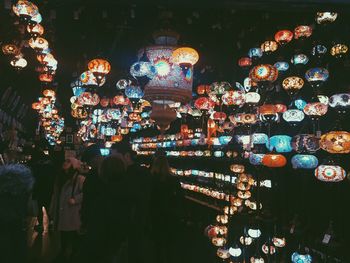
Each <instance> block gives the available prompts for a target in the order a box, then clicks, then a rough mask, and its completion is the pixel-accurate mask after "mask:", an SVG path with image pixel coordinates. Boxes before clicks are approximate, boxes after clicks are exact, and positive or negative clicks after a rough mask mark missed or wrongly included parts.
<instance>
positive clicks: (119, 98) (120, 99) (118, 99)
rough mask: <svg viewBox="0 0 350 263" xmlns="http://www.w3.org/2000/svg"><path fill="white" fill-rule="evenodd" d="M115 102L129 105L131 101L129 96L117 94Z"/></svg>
mask: <svg viewBox="0 0 350 263" xmlns="http://www.w3.org/2000/svg"><path fill="white" fill-rule="evenodd" d="M113 103H114V104H115V105H120V106H125V105H128V104H129V103H130V101H129V99H128V98H125V97H124V96H123V95H117V96H114V98H113Z"/></svg>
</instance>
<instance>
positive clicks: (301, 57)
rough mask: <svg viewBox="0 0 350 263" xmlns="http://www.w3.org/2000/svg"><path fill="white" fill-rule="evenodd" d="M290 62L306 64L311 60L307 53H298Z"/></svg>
mask: <svg viewBox="0 0 350 263" xmlns="http://www.w3.org/2000/svg"><path fill="white" fill-rule="evenodd" d="M290 62H291V63H292V64H293V65H306V64H307V63H308V62H309V58H308V57H307V56H306V55H305V54H296V55H294V56H293V57H292V58H291V60H290Z"/></svg>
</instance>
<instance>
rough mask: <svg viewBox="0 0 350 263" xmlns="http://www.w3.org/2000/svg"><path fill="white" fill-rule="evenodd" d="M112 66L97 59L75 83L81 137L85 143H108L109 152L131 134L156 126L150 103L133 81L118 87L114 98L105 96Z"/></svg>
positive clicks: (74, 106)
mask: <svg viewBox="0 0 350 263" xmlns="http://www.w3.org/2000/svg"><path fill="white" fill-rule="evenodd" d="M110 70H111V65H110V63H109V62H108V61H107V60H104V59H100V58H99V59H93V60H91V61H90V62H89V63H88V70H87V71H85V72H83V73H82V74H81V75H80V77H79V79H77V80H76V81H74V82H72V83H71V88H72V91H73V96H72V97H71V99H70V102H71V115H72V116H73V117H74V118H75V119H77V121H78V123H79V125H80V129H79V131H78V135H79V136H80V137H81V139H82V140H83V141H95V142H102V143H104V147H105V148H106V149H108V148H109V147H110V146H111V145H112V143H114V142H119V141H121V140H122V139H123V136H124V135H126V134H128V133H129V132H136V131H138V130H140V129H142V128H146V127H149V126H150V125H152V123H153V122H152V120H150V112H149V111H150V106H151V105H150V103H149V102H148V101H146V100H143V99H142V97H143V90H142V89H141V88H140V86H138V85H133V84H132V82H131V81H130V80H127V79H121V80H119V81H118V82H117V83H116V88H115V91H114V96H107V95H101V94H100V91H99V88H100V87H102V86H103V85H104V84H105V83H106V76H107V74H108V73H109V72H110Z"/></svg>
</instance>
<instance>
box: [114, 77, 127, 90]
mask: <svg viewBox="0 0 350 263" xmlns="http://www.w3.org/2000/svg"><path fill="white" fill-rule="evenodd" d="M115 85H116V87H117V88H118V89H120V90H123V89H125V88H126V87H127V86H129V85H131V81H130V80H128V79H120V80H118V81H117V83H116V84H115Z"/></svg>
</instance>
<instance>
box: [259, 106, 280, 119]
mask: <svg viewBox="0 0 350 263" xmlns="http://www.w3.org/2000/svg"><path fill="white" fill-rule="evenodd" d="M259 117H260V119H261V120H262V121H276V120H277V119H278V113H277V109H276V107H275V105H273V104H264V105H262V106H260V107H259Z"/></svg>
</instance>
